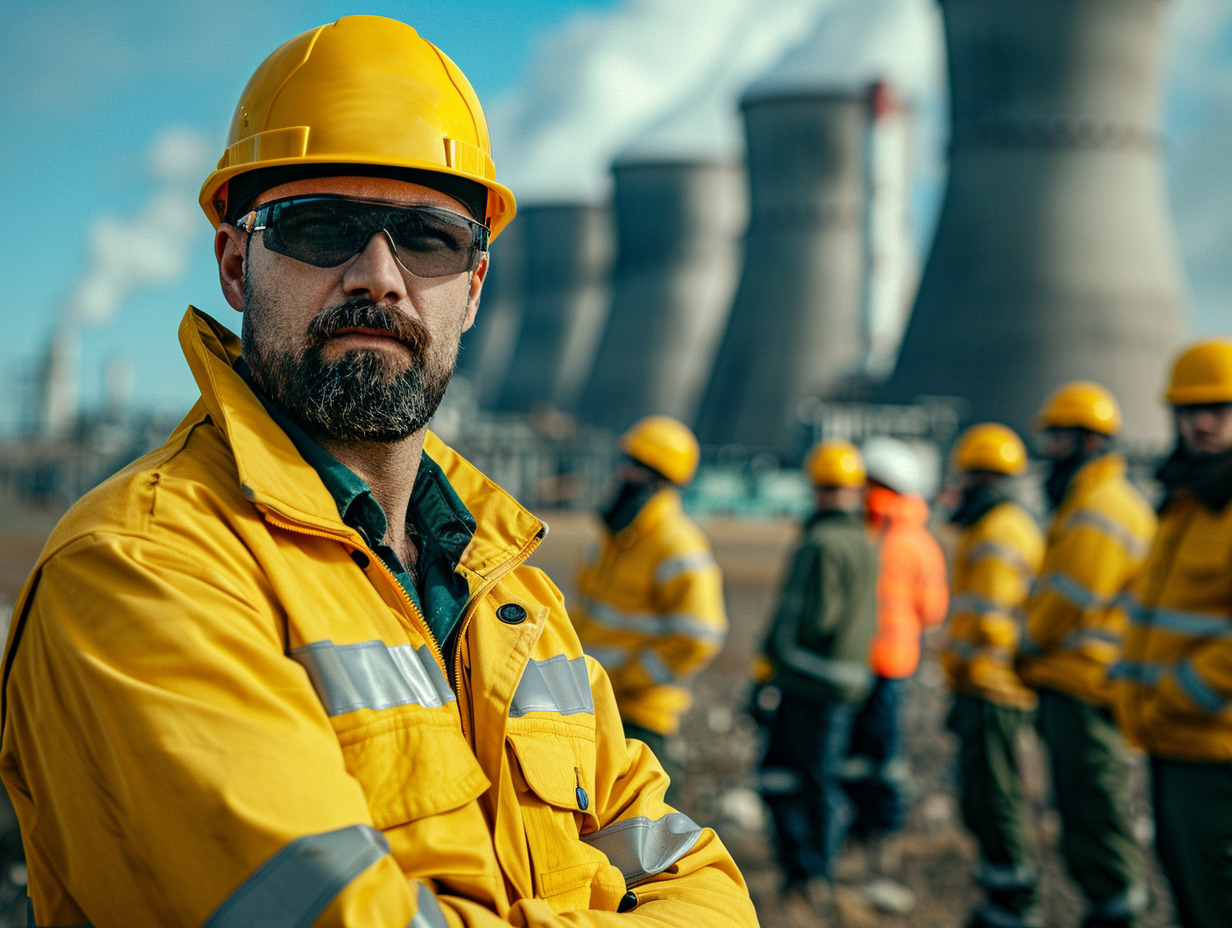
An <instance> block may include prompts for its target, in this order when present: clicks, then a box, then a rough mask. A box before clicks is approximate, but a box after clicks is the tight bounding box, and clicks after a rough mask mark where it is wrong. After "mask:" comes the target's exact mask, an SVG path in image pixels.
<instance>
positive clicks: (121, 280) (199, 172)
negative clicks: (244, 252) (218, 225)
mask: <svg viewBox="0 0 1232 928" xmlns="http://www.w3.org/2000/svg"><path fill="white" fill-rule="evenodd" d="M210 151H211V149H210V146H209V143H208V142H207V140H206V139H205V138H204V137H202V136H199V135H196V134H194V133H192V132H189V131H187V130H183V129H174V128H172V129H167V130H164V131H163V132H162V133H160V134H159V135H158V137H157V138H155V140H154V142H153V144H152V146H151V148H150V152H149V166H150V170H151V173H152V175H153V178H154V179H155V181H156V183H157V187H156V190H155V193H154V194H153V196H151V198H150V199H149V200H148V201H147V202H146V203H145V204H144V205H142V207H141V208H140V209H139V210H138V211H137V212H136V214H135V215H132V216H116V215H110V214H108V215H103V216H99V217H96V218H95V219H94V220H93V222H92V223H91V224H90V229H89V233H88V244H89V256H90V259H89V265H88V266H87V268H86V271H85V273H84V274H83V275H82V276H81V278H80V279H78V280H77V282H76V283H75V284H74V285H73V287H72V290H71V294H70V296H69V298H68V300H67V302H66V303H65V305H64V310H63V314H62V319H63V321H64V322H65V323H67V324H75V323H85V324H90V325H98V324H101V323H104V322H109V321H111V320H112V319H113V318H115V316H116V315H117V313H119V311H120V309H121V308H122V306H123V304H124V301H125V300H126V299H127V298H129V297H130V296H131V295H132V294H133V293H135V292H136V291H138V290H141V289H144V288H146V287H152V286H160V285H167V284H174V283H175V282H176V281H178V280H179V279H180V278H181V277H182V276H183V275H184V273H185V272H186V270H187V268H188V265H189V259H190V257H191V252H192V249H194V248H195V247H196V246H197V244H198V243H199V241H200V238H201V234H202V232H203V230H204V225H203V223H202V222H201V216H200V214H199V210H198V207H197V202H196V193H197V185H198V184H199V182H200V179H201V178H202V177H203V176H205V173H206V171H207V169H208V167H209V163H210Z"/></svg>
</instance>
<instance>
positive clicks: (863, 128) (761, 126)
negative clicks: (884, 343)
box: [697, 83, 870, 457]
mask: <svg viewBox="0 0 1232 928" xmlns="http://www.w3.org/2000/svg"><path fill="white" fill-rule="evenodd" d="M741 109H742V112H743V115H744V121H745V134H746V142H747V153H748V154H747V161H748V173H749V196H750V221H749V227H748V231H747V233H746V236H745V257H744V269H743V273H742V275H741V278H740V285H739V288H738V289H737V292H736V299H735V303H734V304H733V306H732V311H731V318H730V320H729V322H728V325H727V330H726V332H725V334H724V336H723V340H722V343H721V346H720V348H719V352H718V357H717V359H716V362H715V367H714V370H713V372H712V374H711V377H710V381H709V386H708V387H707V390H706V395H705V397H704V399H703V401H702V409H701V413H700V415H699V417H698V420H697V425H698V436H699V438H700V439H701V441H702V442H703V443H706V444H722V443H728V442H737V443H740V444H744V445H747V446H750V447H753V448H757V449H760V450H765V451H770V452H773V453H777V454H779V455H781V456H785V457H790V456H794V455H795V454H796V453H797V452H798V451H799V450H801V449H800V448H798V447H797V445H798V444H800V442H801V441H803V438H802V436H800V435H799V434H797V432H798V426H797V424H796V420H797V415H796V414H797V411H798V407H799V405H800V403H801V401H803V400H805V399H807V398H808V397H811V396H817V395H819V394H823V393H827V392H829V391H831V390H833V389H834V388H835V387H836V386H838V385H839V384H840V383H841V382H842V381H843V380H844V379H845V378H846V377H848V376H850V375H851V374H852V373H854V372H856V371H858V370H860V369H861V368H862V366H863V358H864V355H865V344H864V322H863V301H864V271H865V224H864V217H865V195H866V189H867V170H866V150H867V142H868V132H869V115H870V114H869V106H868V94H867V93H865V92H863V91H854V90H842V89H840V90H835V89H831V90H814V89H807V88H792V87H786V88H784V87H779V86H776V85H774V84H773V83H771V84H769V85H767V86H765V87H764V89H759V88H758V87H757V86H755V87H754V88H752V89H750V91H748V92H746V94H745V96H744V98H743V100H742V101H741Z"/></svg>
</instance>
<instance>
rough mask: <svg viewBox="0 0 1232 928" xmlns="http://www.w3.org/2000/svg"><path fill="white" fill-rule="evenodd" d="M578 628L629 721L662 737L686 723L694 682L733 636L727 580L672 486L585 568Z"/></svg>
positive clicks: (576, 621)
mask: <svg viewBox="0 0 1232 928" xmlns="http://www.w3.org/2000/svg"><path fill="white" fill-rule="evenodd" d="M578 592H579V594H580V606H579V608H577V609H574V610H573V620H574V625H575V626H576V627H577V631H578V637H579V638H581V640H582V646H583V647H584V648H585V649H586V653H587V654H589V655H590V656H591V657H593V658H594V659H595V660H597V661H598V662H599V663H600V664H602V665H603V667H604V669H605V670H606V671H607V674H608V676H609V677H610V678H611V681H612V689H613V690H615V692H616V704H617V705H618V706H619V707H620V715H621V717H622V718H623V719H625V720H626V721H629V722H632V723H633V724H635V725H640V726H641V727H642V728H647V729H649V730H651V731H655V732H659V733H660V734H663V735H674V734H675V733H676V732H677V731H679V729H680V717H681V716H682V715H683V714H684V713H685V712H686V711H688V708H689V706H690V705H691V704H692V695H691V694H690V692H689V681H690V680H691V679H692V678H693V676H695V675H696V674H697V673H698V672H699V671H700V670H701V669H702V668H703V667H705V666H706V665H707V664H709V663H710V661H711V660H712V659H713V658H714V656H715V655H716V654H717V653H718V652H719V650H720V649H721V648H722V646H723V640H724V638H725V637H726V635H727V614H726V613H725V612H724V610H723V578H722V574H721V573H720V572H719V565H718V563H717V562H716V561H715V559H714V555H713V554H712V553H711V550H710V543H709V542H708V541H707V540H706V536H705V535H703V534H702V532H701V529H699V528H698V527H697V526H696V525H695V524H694V523H693V521H692V520H691V519H690V518H689V517H688V516H686V515H685V514H684V511H683V509H682V508H681V504H680V494H679V493H678V492H677V491H676V490H675V489H674V488H672V487H665V488H664V489H662V490H660V491H658V492H657V493H655V494H654V496H652V497H651V498H650V499H649V500H648V501H647V502H646V505H644V506H643V507H642V509H641V511H640V512H638V514H637V516H636V517H635V518H634V520H633V521H632V522H631V523H630V524H629V525H627V526H626V527H625V528H623V529H622V530H621V531H619V532H617V533H616V534H615V535H612V534H610V533H606V532H605V535H604V539H603V542H602V544H601V545H600V546H599V547H598V548H597V550H596V551H595V552H593V553H592V555H591V556H590V557H589V559H588V560H587V562H586V563H585V564H584V565H583V567H582V568H581V570H580V571H579V573H578Z"/></svg>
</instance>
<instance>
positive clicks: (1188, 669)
mask: <svg viewBox="0 0 1232 928" xmlns="http://www.w3.org/2000/svg"><path fill="white" fill-rule="evenodd" d="M1176 682H1177V683H1178V684H1179V685H1180V687H1181V689H1182V690H1184V691H1185V693H1186V695H1188V696H1189V698H1190V699H1192V700H1193V701H1194V703H1195V704H1196V705H1197V706H1198V708H1199V709H1202V710H1203V711H1205V712H1209V713H1210V714H1211V715H1219V714H1220V713H1222V712H1223V710H1224V709H1226V708H1227V707H1228V700H1227V699H1226V698H1225V697H1224V696H1222V695H1220V694H1219V693H1217V692H1216V691H1215V690H1214V689H1212V688H1211V685H1210V684H1209V683H1207V682H1206V681H1205V680H1203V679H1202V677H1201V675H1200V674H1199V673H1198V671H1196V670H1194V667H1193V664H1191V663H1190V662H1189V661H1184V662H1182V663H1181V664H1180V666H1178V667H1177V668H1176Z"/></svg>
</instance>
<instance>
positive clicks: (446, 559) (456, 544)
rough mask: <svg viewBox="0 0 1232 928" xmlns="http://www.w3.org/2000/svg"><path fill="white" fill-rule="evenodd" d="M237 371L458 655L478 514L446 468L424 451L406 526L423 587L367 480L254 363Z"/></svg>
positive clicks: (437, 633) (440, 640) (443, 642)
mask: <svg viewBox="0 0 1232 928" xmlns="http://www.w3.org/2000/svg"><path fill="white" fill-rule="evenodd" d="M236 371H238V372H239V374H240V375H241V376H242V377H243V378H244V380H245V381H246V382H247V383H248V385H249V387H251V388H252V391H253V393H254V394H256V396H257V397H258V398H259V399H260V400H261V402H262V404H263V405H264V406H265V409H266V411H267V412H268V413H269V414H270V416H271V417H272V418H273V420H274V421H275V422H276V423H277V424H278V426H279V427H280V428H281V429H282V430H283V431H284V432H286V433H287V437H288V438H290V439H291V442H292V443H293V444H294V445H295V447H296V450H298V451H299V453H300V455H301V456H302V457H303V458H304V460H305V461H307V462H308V464H309V465H311V466H312V468H313V470H315V471H316V472H317V474H318V476H320V478H321V482H322V483H323V484H325V489H326V490H328V491H329V494H330V495H331V496H332V497H333V498H334V504H335V505H336V506H337V507H338V515H339V517H341V519H342V521H343V523H345V524H346V525H348V526H350V527H351V528H353V529H355V530H356V531H357V532H359V534H360V535H361V536H363V539H364V541H365V542H366V543H367V544H368V547H370V548H371V549H372V550H373V551H374V552H375V553H376V554H377V555H378V556H379V557H380V558H381V560H382V561H383V562H384V563H385V566H386V567H388V568H389V569H390V572H392V573H393V574H394V576H395V577H396V578H397V579H398V582H399V583H400V584H401V586H402V588H403V590H404V591H405V592H406V594H407V596H409V597H410V598H411V600H412V602H414V603H415V605H416V607H417V608H418V609H419V610H420V612H421V613H422V614H423V617H424V620H425V621H426V622H427V623H428V627H429V628H430V629H431V630H432V633H433V635H435V636H436V639H437V642H438V643H439V644H440V645H441V647H442V649H447V650H452V639H453V633H454V631H455V630H456V627H457V623H458V621H459V620H460V619H461V617H462V612H463V610H464V609H465V608H466V603H467V600H468V599H469V598H470V587H469V584H467V582H466V579H465V578H464V577H462V576H461V575H460V574H458V573H457V566H458V562H459V561H461V559H462V553H463V552H464V551H465V550H466V547H467V545H469V544H470V542H471V538H472V537H474V534H475V517H474V516H472V515H471V513H470V510H469V509H467V508H466V505H465V504H464V503H463V502H462V500H461V498H460V497H459V496H458V494H457V493H456V492H455V491H454V488H453V486H452V485H451V484H450V483H449V479H448V478H447V477H446V476H445V473H444V471H442V470H441V468H440V465H438V464H437V463H436V462H435V461H433V460H432V459H431V458H430V457H428V455H427V454H426V453H425V454H423V455H422V456H421V457H420V460H419V472H418V474H417V475H416V477H415V486H414V487H413V488H412V489H411V503H410V507H409V508H408V510H407V523H408V525H410V526H413V527H414V528H415V530H416V532H417V533H418V534H417V535H416V536H415V537H414V541H415V543H416V546H417V548H418V550H419V559H418V567H419V578H418V583H416V582H414V581H413V580H412V578H411V575H410V572H409V571H407V569H406V567H405V566H404V565H403V564H402V562H401V560H400V559H399V558H398V555H397V554H396V553H395V552H394V550H393V548H391V547H390V546H389V545H386V544H385V543H384V538H385V532H386V530H387V529H388V527H389V523H388V520H387V519H386V517H385V510H383V509H382V508H381V504H380V503H378V502H377V500H376V497H375V496H373V495H372V488H371V487H369V486H368V483H367V481H365V480H364V479H363V478H362V477H360V476H359V475H358V474H356V473H355V472H354V471H353V470H351V469H350V468H349V467H347V466H346V465H345V464H342V463H341V462H340V461H339V460H338V459H337V458H335V457H334V456H333V455H332V454H330V453H329V452H328V451H326V450H325V449H324V448H322V447H321V446H320V445H319V444H317V443H316V442H315V441H314V440H313V439H312V438H311V437H310V436H309V435H308V433H307V432H305V431H304V430H303V429H302V428H300V427H299V426H298V425H297V424H296V423H295V422H294V421H292V420H291V419H290V418H288V417H287V416H286V415H285V414H284V413H283V412H282V411H281V410H280V409H278V408H277V407H276V406H274V404H273V403H271V402H270V401H269V399H268V398H267V397H266V396H265V394H264V393H263V392H262V391H261V389H260V388H259V387H258V386H257V385H256V384H255V383H254V382H253V379H252V374H251V371H250V370H249V368H248V365H247V364H246V363H245V362H244V361H243V359H240V360H239V361H237V362H236Z"/></svg>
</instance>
